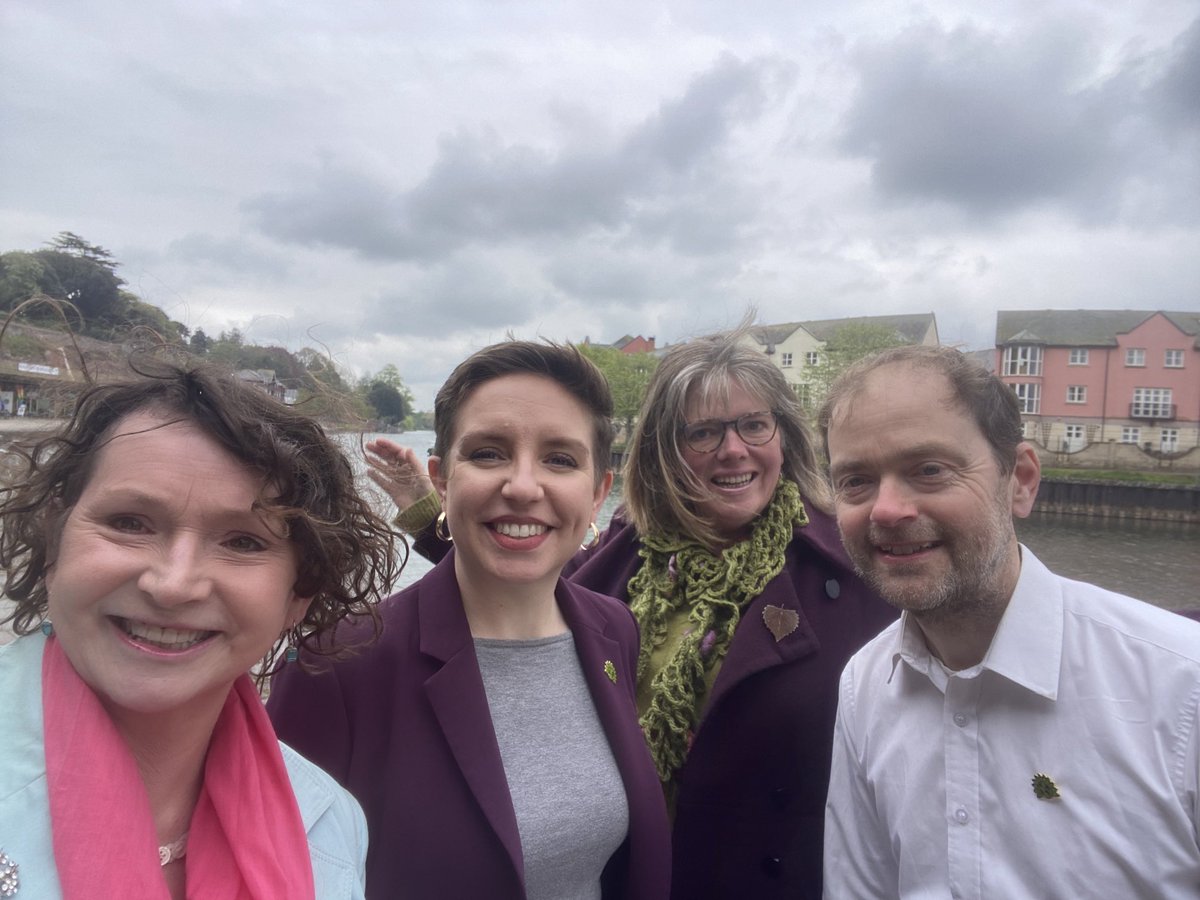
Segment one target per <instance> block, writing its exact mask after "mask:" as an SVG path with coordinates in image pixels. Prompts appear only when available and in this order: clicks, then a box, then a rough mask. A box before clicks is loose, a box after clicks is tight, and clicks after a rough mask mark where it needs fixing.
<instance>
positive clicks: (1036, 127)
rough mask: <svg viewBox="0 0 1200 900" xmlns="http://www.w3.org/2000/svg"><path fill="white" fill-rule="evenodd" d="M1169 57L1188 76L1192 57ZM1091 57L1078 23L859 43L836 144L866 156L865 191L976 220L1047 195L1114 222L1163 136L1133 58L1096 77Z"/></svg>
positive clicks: (1135, 194) (1140, 184)
mask: <svg viewBox="0 0 1200 900" xmlns="http://www.w3.org/2000/svg"><path fill="white" fill-rule="evenodd" d="M1192 43H1194V41H1193V42H1192ZM1187 47H1188V44H1187V42H1184V44H1183V49H1184V51H1186V50H1187ZM1176 52H1177V53H1178V57H1177V60H1178V64H1177V65H1176V66H1175V67H1174V68H1171V69H1170V70H1169V71H1170V73H1171V74H1170V75H1169V76H1168V77H1169V78H1175V79H1177V80H1179V81H1182V82H1186V81H1187V79H1189V78H1193V77H1194V73H1193V72H1192V69H1191V66H1192V65H1194V61H1191V60H1190V56H1189V55H1188V53H1187V52H1180V51H1176ZM1090 65H1091V55H1090V52H1089V44H1088V40H1087V35H1086V33H1085V32H1084V31H1082V30H1073V29H1070V28H1066V27H1057V28H1049V27H1047V28H1042V29H1040V30H1039V31H1038V32H1037V34H1036V36H1022V37H1020V38H1001V37H998V36H996V35H994V34H990V33H984V32H981V31H979V30H976V29H973V28H970V27H962V28H959V29H956V30H954V31H951V32H944V31H942V30H940V29H938V28H936V27H933V26H922V27H919V28H915V29H911V30H909V31H907V32H905V33H904V34H903V35H902V36H901V37H899V38H898V39H897V40H895V41H894V42H892V43H890V44H884V45H876V46H871V47H866V48H863V49H862V50H861V51H860V53H859V55H858V66H859V75H860V87H859V92H858V95H857V97H856V99H855V101H854V103H853V105H852V107H851V109H850V111H849V114H848V116H847V119H846V123H845V131H844V134H843V138H842V147H843V149H845V150H847V151H850V152H852V153H854V154H856V155H860V156H864V157H866V158H868V159H870V160H871V161H872V182H873V186H874V188H875V189H876V191H877V192H878V194H879V195H880V196H881V197H883V198H885V199H888V200H892V201H913V200H936V201H943V202H947V203H950V204H952V205H954V206H958V207H961V208H963V209H965V210H967V211H969V212H972V213H976V214H983V215H985V216H991V215H995V214H1001V213H1007V212H1011V211H1015V210H1018V209H1024V208H1029V207H1032V206H1037V205H1043V204H1046V203H1053V204H1060V205H1065V206H1066V207H1067V208H1069V209H1071V210H1073V211H1074V213H1075V214H1076V215H1077V216H1078V217H1079V218H1081V219H1083V220H1085V221H1092V222H1102V221H1112V220H1114V219H1117V218H1119V217H1120V216H1121V215H1122V214H1123V212H1128V211H1130V210H1133V209H1136V208H1137V206H1138V204H1139V203H1140V202H1142V200H1141V198H1140V197H1139V193H1145V192H1146V191H1147V190H1149V191H1151V192H1153V191H1154V190H1155V189H1156V187H1161V185H1156V184H1155V181H1156V178H1157V177H1158V176H1157V173H1156V170H1158V169H1159V168H1160V165H1161V162H1162V161H1161V159H1159V158H1158V157H1159V155H1160V154H1161V153H1162V152H1163V149H1164V148H1162V147H1161V146H1160V144H1161V140H1162V138H1163V132H1162V129H1161V123H1159V122H1156V119H1155V116H1154V110H1153V108H1152V107H1151V106H1150V100H1149V98H1150V97H1151V95H1152V94H1153V93H1154V91H1155V90H1156V88H1155V87H1154V85H1153V84H1152V83H1147V80H1146V78H1145V76H1144V73H1143V72H1142V70H1141V67H1140V63H1139V61H1138V60H1128V61H1126V62H1125V63H1124V65H1122V66H1121V67H1120V68H1119V69H1118V71H1116V72H1115V73H1114V74H1112V75H1109V76H1107V77H1103V78H1101V77H1098V76H1096V74H1095V73H1094V72H1093V71H1090V70H1089V66H1090ZM1172 83H1173V82H1172ZM1151 160H1154V162H1155V163H1156V165H1151V164H1150V162H1151ZM1189 166H1191V164H1189ZM1147 182H1149V186H1148V185H1147ZM1158 212H1159V213H1164V212H1166V211H1164V210H1162V209H1159V210H1158ZM1174 214H1175V215H1179V214H1185V213H1184V210H1183V208H1182V205H1181V207H1180V208H1179V209H1176V210H1175V211H1174Z"/></svg>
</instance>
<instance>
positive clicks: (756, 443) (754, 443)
mask: <svg viewBox="0 0 1200 900" xmlns="http://www.w3.org/2000/svg"><path fill="white" fill-rule="evenodd" d="M763 416H767V417H769V418H770V420H771V432H770V434H768V435H766V436H765V437H764V436H763V435H750V436H747V435H745V434H743V433H742V423H743V422H744V421H746V420H748V419H758V418H762V417H763ZM700 426H704V427H705V428H713V429H716V428H718V427H719V428H720V429H721V432H720V437H719V438H718V439H717V442H716V443H715V444H713V445H712V446H711V447H704V446H699V447H698V446H696V444H695V443H694V442H693V437H692V435H693V432H694V430H695V429H696V428H698V427H700ZM730 428H732V429H733V430H734V431H736V432H737V436H738V438H739V439H740V440H741V442H742V443H743V444H745V445H746V446H748V447H761V446H763V445H764V444H769V443H771V440H772V439H773V438H774V437H775V435H776V434H778V433H779V413H777V412H775V410H773V409H760V410H756V411H755V412H748V413H742V414H741V415H740V416H738V417H737V418H736V419H700V420H699V421H697V422H685V423H684V426H683V441H684V443H685V444H687V445H688V447H689V448H691V450H692V451H693V452H695V453H716V452H717V451H718V450H720V449H721V445H722V444H724V443H725V435H727V434H728V433H729V429H730Z"/></svg>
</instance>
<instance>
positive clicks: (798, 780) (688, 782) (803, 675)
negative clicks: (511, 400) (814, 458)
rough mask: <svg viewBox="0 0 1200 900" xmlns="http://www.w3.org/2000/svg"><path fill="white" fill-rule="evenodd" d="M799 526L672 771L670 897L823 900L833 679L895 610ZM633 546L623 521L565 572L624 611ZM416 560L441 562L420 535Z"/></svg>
mask: <svg viewBox="0 0 1200 900" xmlns="http://www.w3.org/2000/svg"><path fill="white" fill-rule="evenodd" d="M808 517H809V524H808V525H806V526H804V527H801V528H797V529H795V532H794V535H793V537H792V542H791V543H790V544H789V545H788V550H787V561H786V563H785V565H784V570H783V571H782V572H780V573H779V575H777V576H776V577H775V578H774V579H773V580H772V581H771V582H770V583H769V584H768V585H767V587H766V589H765V590H764V591H763V593H762V594H761V595H760V596H759V597H758V598H756V599H755V600H754V601H753V602H752V603H751V604H750V605H749V606H748V607H747V608H746V609H745V610H743V612H742V618H741V621H740V622H739V624H738V627H737V631H736V632H735V633H734V636H733V641H732V643H731V644H730V646H729V651H728V653H727V654H726V657H725V661H724V663H723V664H722V666H721V671H720V672H719V673H718V675H717V680H716V683H715V684H714V685H713V690H712V694H711V695H710V696H709V699H708V704H707V706H706V707H705V708H704V710H703V711H702V717H701V720H700V725H699V727H698V728H697V729H696V736H695V741H694V743H693V744H692V749H691V752H690V753H689V755H688V758H687V762H686V763H684V766H683V769H682V771H681V772H680V775H679V795H678V799H677V805H676V812H675V825H674V834H673V854H674V870H673V873H672V876H671V896H672V897H673V898H675V900H743V898H754V900H775V898H779V900H783V898H788V900H797V898H812V900H818V898H820V896H821V856H822V849H823V847H822V842H823V836H824V822H825V795H826V792H827V791H828V789H829V764H830V756H831V752H832V746H833V722H834V715H835V713H836V711H837V698H838V678H839V676H840V675H841V672H842V669H843V668H844V667H845V665H846V662H847V661H848V660H849V658H850V656H851V655H852V654H853V653H854V651H856V650H858V649H859V647H861V646H862V645H863V644H865V643H866V642H867V641H868V640H870V639H871V638H872V637H874V636H875V635H876V634H878V633H879V632H880V631H882V630H883V629H884V628H885V627H886V626H887V625H888V624H890V623H891V622H892V621H894V620H895V619H896V617H897V616H898V614H899V613H898V612H897V610H895V609H894V608H892V607H891V606H889V605H888V604H887V603H885V602H884V601H883V600H881V599H880V598H879V597H878V595H876V594H875V593H874V592H873V591H871V589H870V588H868V587H867V586H866V585H865V584H864V583H863V582H862V581H861V580H860V579H859V578H858V576H857V575H855V574H854V570H853V568H852V567H851V565H850V562H849V560H848V559H847V558H846V554H845V551H844V550H843V549H842V543H841V540H840V538H839V537H838V531H837V524H836V523H835V522H834V520H833V517H832V516H829V515H827V514H825V513H822V512H821V511H820V510H818V509H815V508H813V507H811V506H810V507H809V508H808ZM640 546H641V545H640V542H639V541H638V538H637V533H636V532H635V531H634V528H633V526H632V525H630V524H629V523H628V522H626V521H625V520H624V519H623V518H622V517H621V516H620V513H618V514H617V516H615V517H614V518H613V521H612V523H611V524H610V525H609V527H608V529H607V530H606V531H605V532H604V535H603V537H602V538H601V541H600V543H599V544H598V545H597V546H596V547H594V548H593V549H591V550H590V551H588V552H586V553H580V554H578V555H577V556H576V557H575V558H574V559H573V560H572V561H571V562H570V563H568V564H567V567H566V569H564V572H563V574H564V575H565V576H566V577H567V578H568V579H570V581H572V582H574V583H575V584H582V585H586V586H587V587H589V588H591V589H592V590H595V591H599V592H600V593H603V594H609V595H611V596H613V597H617V598H618V599H620V600H622V601H624V602H628V600H629V592H628V590H627V589H626V588H627V585H628V584H629V579H630V578H632V577H633V575H634V574H635V573H636V572H637V570H638V569H639V568H640V567H641V565H642V560H641V557H640V556H638V548H639V547H640ZM417 549H418V551H419V552H421V553H422V554H423V555H426V556H429V555H431V554H432V555H438V554H440V553H442V552H445V551H444V550H443V549H441V548H440V547H438V546H437V545H436V543H435V540H434V539H432V538H431V536H429V535H422V536H421V537H420V538H419V539H418V541H417ZM768 606H773V607H778V608H780V609H784V610H791V611H794V612H795V613H796V615H797V622H798V624H797V628H796V630H795V631H793V632H792V633H791V634H788V635H786V636H785V637H783V638H782V639H781V640H778V641H777V640H776V639H775V636H774V635H773V634H772V633H771V631H770V630H769V629H768V628H767V626H766V624H765V622H764V620H763V612H764V610H765V609H766V608H767V607H768ZM834 799H835V802H836V798H834Z"/></svg>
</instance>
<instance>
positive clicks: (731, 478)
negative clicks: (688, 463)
mask: <svg viewBox="0 0 1200 900" xmlns="http://www.w3.org/2000/svg"><path fill="white" fill-rule="evenodd" d="M753 480H754V473H753V472H751V473H748V474H746V475H728V476H725V477H720V476H718V477H716V478H714V479H713V480H712V482H713V484H715V485H716V486H717V487H723V488H738V487H745V486H746V485H748V484H749V483H750V482H752V481H753Z"/></svg>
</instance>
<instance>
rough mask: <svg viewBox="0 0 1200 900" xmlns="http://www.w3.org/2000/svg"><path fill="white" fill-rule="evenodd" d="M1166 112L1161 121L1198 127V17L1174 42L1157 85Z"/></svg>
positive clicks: (1199, 71) (1199, 57)
mask: <svg viewBox="0 0 1200 900" xmlns="http://www.w3.org/2000/svg"><path fill="white" fill-rule="evenodd" d="M1158 94H1159V96H1160V97H1161V99H1162V101H1163V104H1164V107H1165V111H1166V113H1167V115H1166V116H1165V117H1164V118H1165V119H1166V122H1165V123H1164V124H1166V125H1167V127H1170V126H1171V124H1172V123H1178V124H1180V125H1181V126H1183V127H1186V128H1190V129H1192V130H1193V131H1195V130H1196V129H1197V128H1200V19H1197V20H1196V21H1195V22H1193V23H1192V24H1191V27H1190V28H1188V29H1187V30H1186V31H1185V32H1184V33H1183V34H1181V35H1180V36H1179V37H1178V38H1177V39H1176V41H1175V43H1174V45H1173V46H1172V48H1171V54H1170V58H1169V61H1168V63H1167V66H1166V71H1165V72H1164V74H1163V77H1162V80H1161V82H1160V83H1159V85H1158Z"/></svg>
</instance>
